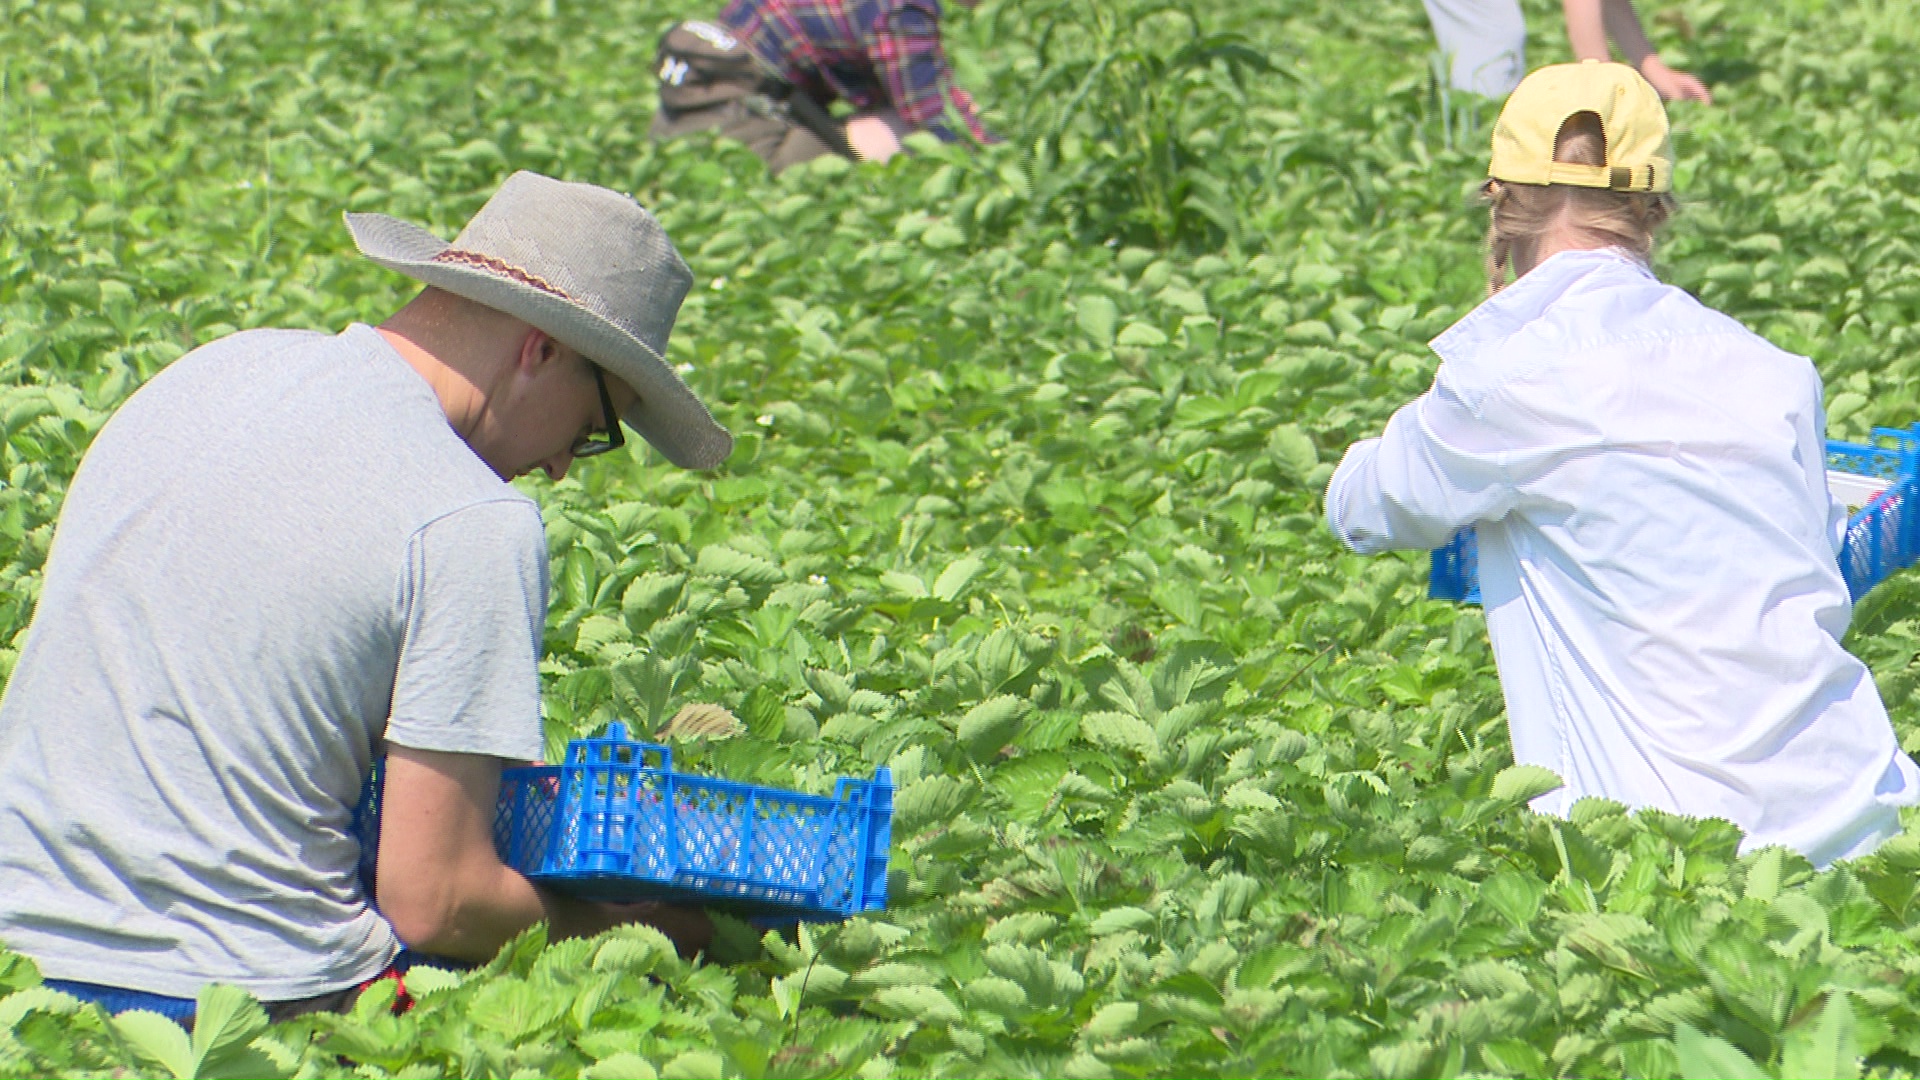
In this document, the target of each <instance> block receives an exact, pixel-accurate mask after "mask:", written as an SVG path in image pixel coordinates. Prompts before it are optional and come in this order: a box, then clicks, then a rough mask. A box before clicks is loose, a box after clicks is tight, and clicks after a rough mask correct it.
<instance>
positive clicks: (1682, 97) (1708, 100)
mask: <svg viewBox="0 0 1920 1080" xmlns="http://www.w3.org/2000/svg"><path fill="white" fill-rule="evenodd" d="M1640 74H1641V75H1643V76H1645V77H1646V80H1647V82H1649V83H1651V84H1653V88H1654V89H1655V90H1658V91H1660V97H1661V99H1662V100H1665V101H1698V102H1700V103H1701V104H1704V105H1711V104H1713V92H1712V91H1710V90H1708V89H1707V84H1706V83H1703V82H1701V81H1700V80H1699V79H1697V78H1695V77H1693V76H1692V75H1689V74H1687V73H1686V72H1684V71H1675V70H1673V69H1672V68H1670V67H1668V66H1667V62H1666V61H1665V60H1662V59H1660V58H1659V57H1658V56H1648V57H1647V58H1646V59H1645V60H1642V61H1640Z"/></svg>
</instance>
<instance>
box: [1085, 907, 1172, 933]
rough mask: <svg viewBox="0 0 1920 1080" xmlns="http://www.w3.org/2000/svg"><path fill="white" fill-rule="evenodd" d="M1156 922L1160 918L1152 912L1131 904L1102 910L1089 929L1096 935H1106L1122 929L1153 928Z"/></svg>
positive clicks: (1142, 929) (1143, 929)
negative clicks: (1156, 917) (1155, 916)
mask: <svg viewBox="0 0 1920 1080" xmlns="http://www.w3.org/2000/svg"><path fill="white" fill-rule="evenodd" d="M1156 922H1158V920H1156V919H1155V918H1154V917H1153V913H1152V912H1150V911H1146V910H1145V909H1142V908H1137V907H1133V906H1131V905H1122V906H1120V907H1116V908H1108V909H1107V910H1105V911H1103V912H1101V913H1100V914H1099V916H1098V917H1096V918H1095V919H1094V920H1093V925H1092V926H1091V927H1090V928H1089V929H1090V931H1091V933H1092V934H1093V936H1094V937H1105V936H1107V935H1108V934H1117V933H1119V932H1120V931H1122V930H1141V931H1147V930H1151V929H1153V927H1154V925H1155V923H1156Z"/></svg>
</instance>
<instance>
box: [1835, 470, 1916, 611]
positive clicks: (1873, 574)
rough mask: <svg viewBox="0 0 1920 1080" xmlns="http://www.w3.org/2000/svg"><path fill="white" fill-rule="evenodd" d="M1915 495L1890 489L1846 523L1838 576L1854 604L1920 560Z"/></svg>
mask: <svg viewBox="0 0 1920 1080" xmlns="http://www.w3.org/2000/svg"><path fill="white" fill-rule="evenodd" d="M1914 495H1915V492H1914V489H1913V488H1912V487H1911V486H1909V485H1906V484H1898V485H1895V486H1894V487H1890V488H1888V489H1887V490H1886V491H1884V492H1882V493H1881V494H1880V495H1878V496H1876V497H1875V498H1874V500H1873V501H1872V502H1870V503H1868V504H1867V505H1866V506H1865V507H1864V508H1863V509H1861V511H1860V512H1859V513H1857V514H1855V515H1853V517H1852V518H1851V519H1850V520H1849V521H1848V522H1847V539H1846V543H1845V544H1844V545H1842V547H1841V549H1840V573H1841V576H1843V577H1845V578H1846V580H1847V592H1848V594H1849V595H1851V596H1852V597H1853V599H1854V600H1855V601H1858V600H1859V599H1860V598H1861V597H1862V596H1865V595H1866V594H1867V592H1868V591H1869V590H1871V589H1872V588H1873V587H1874V586H1875V585H1878V584H1880V583H1881V582H1882V581H1885V580H1886V579H1887V578H1889V577H1891V576H1893V574H1894V573H1895V572H1897V571H1899V570H1903V569H1905V568H1906V567H1909V566H1912V565H1913V563H1914V560H1915V559H1916V558H1917V557H1920V521H1917V520H1916V519H1915V515H1914V513H1913V507H1914V501H1913V500H1914Z"/></svg>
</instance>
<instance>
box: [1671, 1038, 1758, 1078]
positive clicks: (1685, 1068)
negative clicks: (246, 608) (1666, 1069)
mask: <svg viewBox="0 0 1920 1080" xmlns="http://www.w3.org/2000/svg"><path fill="white" fill-rule="evenodd" d="M1673 1053H1674V1056H1675V1057H1677V1058H1679V1060H1680V1075H1681V1076H1683V1077H1685V1078H1686V1080H1766V1076H1767V1074H1766V1073H1764V1072H1762V1071H1761V1070H1760V1067H1759V1066H1758V1065H1755V1064H1754V1063H1753V1059H1752V1058H1750V1057H1748V1056H1747V1055H1746V1054H1745V1053H1743V1052H1742V1051H1741V1050H1740V1048H1739V1047H1737V1046H1735V1045H1733V1044H1732V1043H1730V1042H1728V1041H1727V1040H1725V1039H1722V1038H1720V1037H1719V1036H1717V1035H1703V1034H1701V1032H1700V1030H1699V1029H1698V1028H1696V1027H1694V1026H1693V1025H1692V1024H1681V1025H1680V1027H1679V1030H1677V1031H1676V1032H1675V1033H1674V1036H1673Z"/></svg>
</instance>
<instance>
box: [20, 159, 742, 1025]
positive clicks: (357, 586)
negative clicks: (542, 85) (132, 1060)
mask: <svg viewBox="0 0 1920 1080" xmlns="http://www.w3.org/2000/svg"><path fill="white" fill-rule="evenodd" d="M348 226H349V228H350V229H351V231H352V234H353V237H354V240H355V242H356V243H357V244H358V245H359V247H360V250H361V251H362V252H363V253H364V254H365V255H367V256H368V257H369V258H370V259H372V260H373V261H374V262H376V263H378V264H380V265H381V266H384V267H387V268H389V269H392V270H396V271H398V272H400V273H402V274H406V275H408V276H410V277H413V278H414V279H416V280H418V281H420V282H422V283H423V284H424V285H425V286H426V288H425V289H424V290H423V291H422V292H420V293H419V294H418V295H417V296H416V297H415V298H414V299H413V300H412V301H411V302H409V303H408V304H406V305H405V306H404V307H403V308H401V309H400V310H399V311H398V312H396V313H395V314H394V315H393V316H392V317H391V318H389V319H387V320H386V321H385V322H384V323H382V324H381V325H380V326H379V327H377V328H376V327H370V326H365V325H359V324H356V325H353V326H349V327H347V328H346V329H345V330H344V331H342V332H341V333H339V334H337V335H328V334H322V333H315V332H309V331H284V330H251V331H246V332H243V333H238V334H234V335H232V336H230V337H227V338H223V339H221V340H219V341H216V342H213V343H211V344H208V345H205V346H203V347H201V348H199V349H196V350H194V351H193V352H191V353H189V354H188V355H186V356H184V357H182V358H181V359H179V360H177V361H175V362H174V363H173V364H172V365H171V366H169V367H168V368H167V369H166V370H164V371H162V372H161V373H160V374H159V375H157V376H155V377H154V378H153V379H152V380H151V381H150V382H149V383H147V384H146V385H145V386H143V387H142V388H141V389H140V390H139V391H138V392H137V393H135V394H134V395H133V396H132V397H131V398H130V399H128V401H127V402H126V404H125V405H124V406H123V407H122V408H121V409H120V410H119V411H118V413H116V414H115V415H114V417H113V418H112V419H111V420H110V421H109V422H108V423H107V425H106V426H105V427H104V428H103V429H102V430H101V432H100V434H99V436H98V438H96V439H95V441H94V443H93V445H92V447H91V448H90V449H89V450H88V452H87V455H86V457H85V460H84V461H83V462H82V463H81V466H80V468H79V470H78V473H77V475H76V476H75V477H74V480H73V483H72V486H71V487H70V488H69V490H68V493H67V497H66V501H65V504H64V506H63V507H62V510H61V515H60V520H59V523H58V527H57V531H56V532H55V535H54V541H53V545H52V550H51V553H50V555H49V558H48V560H47V564H46V578H45V585H44V589H43V591H42V594H41V597H40V602H39V606H38V609H37V611H36V612H35V616H34V620H33V623H32V625H31V627H30V628H29V630H28V632H27V636H26V640H25V644H24V647H23V648H22V651H21V654H20V658H19V662H18V665H17V667H16V668H15V669H14V672H13V676H12V680H11V682H10V684H9V685H8V687H7V690H6V696H5V699H4V702H0V942H4V943H5V944H6V945H7V946H9V947H11V948H13V949H15V950H17V951H19V952H21V953H23V954H25V955H27V956H29V957H31V958H32V959H33V960H34V961H35V962H36V963H37V964H38V965H39V966H40V968H41V971H42V972H43V973H44V974H45V975H46V976H47V977H48V979H49V980H50V982H51V984H52V985H53V986H55V987H57V988H59V989H62V990H66V991H69V992H72V993H75V994H78V995H81V996H83V997H87V998H91V999H93V1000H97V1001H100V1002H102V1003H103V1004H105V1005H107V1007H108V1008H110V1009H113V1010H116V1011H117V1010H121V1009H126V1008H147V1009H153V1010H156V1011H160V1012H163V1013H166V1014H168V1015H172V1016H175V1017H176V1018H179V1019H181V1020H183V1021H188V1022H190V1020H191V1016H192V1011H193V1005H194V1001H193V999H194V997H195V995H196V994H197V993H198V991H199V990H200V988H201V987H202V986H203V985H204V984H206V983H209V982H221V983H229V984H232V985H235V986H239V987H241V988H243V989H245V990H248V991H250V992H252V993H253V994H254V996H256V997H258V998H259V999H261V1000H262V1001H263V1002H266V1003H267V1004H268V1006H269V1012H270V1014H271V1015H274V1016H275V1017H276V1018H281V1017H286V1016H290V1015H297V1014H298V1013H300V1012H303V1011H312V1010H315V1009H322V1008H339V1007H342V1006H345V1005H347V1004H349V1003H350V1002H351V1001H352V998H353V995H354V993H355V991H356V988H357V987H360V986H361V985H362V984H365V983H366V982H368V981H369V980H371V979H374V978H376V977H378V976H380V975H381V974H382V973H383V972H385V971H387V970H389V968H390V966H391V965H393V964H394V962H395V960H396V957H397V956H398V954H400V952H401V950H402V948H403V947H407V948H411V949H414V950H418V951H420V952H424V953H431V954H435V955H440V956H447V957H451V958H454V959H460V960H484V959H486V958H487V957H489V956H491V955H492V954H493V953H494V952H496V951H497V950H498V949H499V947H500V946H501V945H502V944H503V943H504V942H506V941H507V940H509V939H510V938H512V937H513V936H514V935H516V934H518V933H520V932H521V931H523V930H525V929H526V928H527V927H529V926H531V925H533V924H534V923H536V922H539V921H541V920H546V921H547V923H548V924H549V927H550V932H551V933H552V934H553V935H554V936H556V937H564V936H568V935H582V934H592V933H597V932H599V931H601V930H603V929H606V928H609V927H612V926H615V925H618V924H622V923H627V922H633V921H639V922H648V923H652V924H654V925H656V926H659V927H661V928H662V929H664V930H666V931H667V932H668V933H669V934H671V935H672V936H674V937H675V938H676V940H677V942H678V944H679V945H680V947H681V948H682V950H683V951H693V950H697V949H699V948H701V947H702V946H703V944H704V942H705V940H706V938H707V936H708V935H709V934H710V932H711V931H710V928H709V927H708V926H707V925H706V922H705V917H704V916H703V915H701V914H700V913H699V912H698V911H694V910H683V909H673V908H664V907H657V906H648V905H611V904H600V903H588V902H583V901H578V900H572V899H569V898H567V897H564V896H561V895H557V894H555V893H552V892H549V891H547V890H545V889H543V888H540V887H538V886H536V885H534V884H532V883H531V882H529V881H528V880H527V879H526V878H524V877H522V876H520V875H519V874H518V873H515V872H514V871H513V870H512V869H510V868H509V867H507V866H505V865H503V864H502V863H501V862H500V860H499V858H498V857H497V855H496V854H495V851H494V847H493V842H492V822H493V810H494V806H495V802H496V799H497V793H498V790H499V784H500V771H501V768H502V766H503V765H504V764H511V763H514V762H518V761H524V760H528V759H532V758H537V757H539V756H540V754H541V750H542V744H543V739H542V733H541V720H540V712H541V710H540V680H539V675H538V671H537V664H538V662H539V658H540V655H541V651H542V644H541V642H542V636H543V632H544V629H545V623H546V606H547V585H548V583H547V544H546V539H545V536H544V532H543V528H542V524H541V516H540V509H539V507H538V506H537V505H536V504H535V503H534V502H533V500H531V499H529V498H527V497H526V496H525V495H523V494H521V493H520V492H519V491H518V490H516V489H515V488H514V487H513V486H512V485H511V484H509V483H508V481H510V480H512V479H513V478H515V477H517V476H520V475H523V474H526V473H530V472H532V471H533V470H535V469H539V470H543V471H545V472H546V473H547V474H548V475H549V476H551V477H553V478H555V479H558V478H560V477H561V476H563V475H565V474H566V472H567V469H568V467H569V466H570V465H571V463H572V461H573V460H574V459H575V458H579V457H585V456H588V455H590V454H598V453H601V452H603V451H608V450H613V449H616V448H618V447H620V446H621V445H622V444H623V441H624V436H623V435H622V433H621V429H620V423H621V421H622V420H625V421H626V423H627V424H629V425H631V426H632V427H633V428H634V429H635V430H636V431H638V432H639V433H640V434H641V435H643V436H645V437H646V439H647V440H648V441H649V442H651V443H652V444H653V446H654V447H655V448H656V449H658V450H659V451H660V452H661V453H662V454H664V455H665V456H666V457H667V458H668V459H669V460H670V461H672V462H674V463H676V464H679V465H682V466H686V467H690V468H710V467H712V466H713V465H716V464H718V463H719V462H720V461H721V460H722V459H723V458H725V457H726V455H727V453H728V451H729V450H730V449H731V446H732V439H731V437H730V436H729V435H728V434H727V432H726V431H725V430H724V429H722V428H721V427H720V426H719V425H718V424H716V423H715V422H714V421H713V419H712V417H711V416H710V415H709V413H708V411H707V409H706V407H705V406H704V405H702V404H701V402H700V401H699V399H698V398H696V397H695V396H694V394H693V392H692V391H691V390H689V389H688V388H687V386H686V385H685V384H684V383H682V382H681V380H680V379H679V377H678V376H677V375H675V374H674V371H673V369H672V368H671V367H669V366H668V365H667V364H666V362H665V361H664V360H663V358H662V357H663V355H664V353H665V352H666V348H667V338H668V334H669V332H670V331H671V330H672V328H673V323H674V318H675V316H676V314H677V312H678V309H679V306H680V302H681V300H682V299H683V298H684V296H685V295H686V292H687V290H688V288H689V286H690V285H691V282H692V277H691V274H690V273H689V272H688V270H687V267H686V264H685V263H684V262H682V261H681V259H680V256H679V254H678V253H677V252H676V251H675V250H674V247H673V244H672V243H671V242H670V241H669V239H668V238H667V236H666V234H665V233H664V232H663V231H662V230H661V228H660V226H659V224H658V223H657V222H656V221H655V220H654V219H653V217H652V216H651V215H649V214H648V213H647V212H646V211H645V210H643V209H641V208H640V207H639V206H638V205H636V204H635V203H634V202H633V201H632V200H631V199H628V198H627V197H625V196H623V195H619V194H616V193H614V192H611V191H608V190H606V189H604V188H598V187H592V186H590V185H586V184H571V183H562V182H560V181H557V180H551V179H548V178H547V177H543V176H538V175H535V174H532V173H517V174H515V175H514V176H513V177H511V178H510V179H508V180H507V182H506V183H505V184H504V185H503V186H502V187H501V189H500V190H499V192H498V193H496V194H495V195H494V197H493V198H492V199H491V200H490V201H489V202H488V203H487V204H486V206H485V207H483V208H482V209H481V210H480V212H479V213H478V214H477V215H475V217H474V218H473V220H472V221H471V222H469V223H468V225H467V227H466V228H465V230H463V231H462V232H461V234H460V236H459V237H458V238H456V239H455V240H454V242H453V243H451V244H449V243H447V242H445V241H442V240H440V239H439V238H437V237H435V236H433V235H432V234H430V233H428V232H426V231H424V230H422V229H419V228H417V227H415V226H412V225H409V224H406V223H404V222H401V221H398V220H395V219H393V218H389V217H385V216H382V215H378V214H352V215H348ZM383 743H384V745H385V747H386V749H387V751H388V755H389V756H388V765H387V777H386V786H385V806H384V808H383V821H382V835H381V841H380V850H379V869H380V873H379V890H380V895H379V898H378V900H379V910H378V911H376V910H375V907H374V906H373V904H372V903H370V900H371V899H372V898H370V897H368V896H366V895H364V893H363V890H362V888H361V883H360V877H359V874H358V872H357V867H358V863H359V859H360V845H359V843H358V842H357V841H356V840H355V839H354V837H353V835H352V833H351V831H350V826H351V822H352V818H353V813H354V808H355V805H356V803H357V802H358V798H359V794H360V791H361V788H362V785H363V783H364V781H365V779H366V777H367V775H368V771H369V767H370V765H371V763H372V760H373V757H374V755H375V754H376V753H377V751H378V748H379V747H380V746H381V745H382V744H383ZM383 915H384V916H385V917H384V918H383V917H382V916H383Z"/></svg>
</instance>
